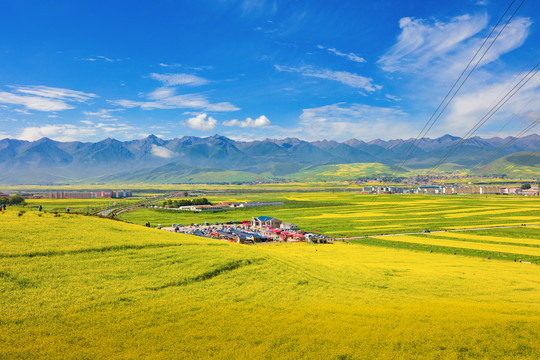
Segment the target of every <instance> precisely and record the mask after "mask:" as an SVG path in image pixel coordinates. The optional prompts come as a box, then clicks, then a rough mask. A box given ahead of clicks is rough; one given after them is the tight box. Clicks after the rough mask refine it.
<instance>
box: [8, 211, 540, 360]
mask: <svg viewBox="0 0 540 360" xmlns="http://www.w3.org/2000/svg"><path fill="white" fill-rule="evenodd" d="M19 214H20V216H19ZM0 226H1V229H2V232H1V237H0V293H1V295H2V296H0V342H1V343H2V344H3V345H2V346H0V358H10V359H11V358H24V359H57V358H70V359H82V358H84V359H104V358H107V359H140V358H157V359H170V358H194V359H197V358H200V359H208V358H210V359H211V358H215V359H241V358H245V359H256V358H257V359H260V358H268V359H273V358H276V359H277V358H280V359H282V358H288V359H290V358H294V359H412V358H429V359H495V358H506V359H536V358H537V355H538V353H539V352H540V345H539V342H538V333H539V332H540V310H539V308H538V299H539V298H540V286H539V283H538V279H539V278H540V270H539V267H538V266H536V265H533V264H532V265H531V264H523V263H514V262H513V261H512V262H511V261H501V260H487V259H486V258H483V259H482V258H474V257H465V256H454V255H448V254H437V253H427V252H416V251H410V250H404V249H392V248H388V247H380V246H367V245H361V244H347V243H335V244H332V245H310V244H305V243H297V244H269V245H261V246H245V245H238V244H230V243H227V242H223V241H219V240H209V239H204V238H198V237H190V236H187V235H181V234H174V233H169V232H165V231H160V230H156V229H149V228H145V227H142V226H139V225H134V224H128V223H124V222H118V221H111V220H107V219H99V218H95V217H87V216H81V215H66V214H58V215H54V214H52V213H45V214H43V213H41V214H40V213H37V212H35V211H27V212H25V213H22V214H21V213H20V212H19V210H17V209H12V210H8V211H7V212H3V213H0ZM519 230H526V232H525V233H521V232H519V233H518V230H517V229H508V231H509V232H511V233H512V234H513V235H512V237H514V238H518V237H519V235H522V236H521V238H523V239H524V240H523V242H528V243H532V244H534V239H537V238H538V237H537V236H535V234H536V235H537V233H535V232H534V231H533V228H527V229H519ZM504 231H506V230H504ZM474 234H476V235H478V236H489V235H487V233H482V232H475V233H474ZM504 234H505V233H504V232H503V230H497V231H496V235H493V236H496V237H501V236H505V235H504ZM492 240H493V239H492ZM493 241H495V242H498V239H495V240H493ZM485 244H487V243H485ZM495 245H497V246H500V244H495Z"/></svg>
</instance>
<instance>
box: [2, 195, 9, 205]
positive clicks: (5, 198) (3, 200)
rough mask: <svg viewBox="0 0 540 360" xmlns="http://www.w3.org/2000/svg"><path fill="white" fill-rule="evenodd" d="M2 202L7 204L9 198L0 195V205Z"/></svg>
mask: <svg viewBox="0 0 540 360" xmlns="http://www.w3.org/2000/svg"><path fill="white" fill-rule="evenodd" d="M3 204H6V205H9V198H7V197H5V196H2V197H0V205H3Z"/></svg>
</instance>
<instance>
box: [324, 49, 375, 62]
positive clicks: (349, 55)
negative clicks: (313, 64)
mask: <svg viewBox="0 0 540 360" xmlns="http://www.w3.org/2000/svg"><path fill="white" fill-rule="evenodd" d="M317 47H318V48H319V49H321V50H327V51H328V52H330V53H332V54H335V55H337V56H341V57H345V58H347V59H349V60H351V61H354V62H357V63H364V62H366V59H364V58H363V57H360V56H358V55H356V54H355V53H353V52H350V53H344V52H341V51H339V50H336V49H335V48H328V47H325V46H322V45H317Z"/></svg>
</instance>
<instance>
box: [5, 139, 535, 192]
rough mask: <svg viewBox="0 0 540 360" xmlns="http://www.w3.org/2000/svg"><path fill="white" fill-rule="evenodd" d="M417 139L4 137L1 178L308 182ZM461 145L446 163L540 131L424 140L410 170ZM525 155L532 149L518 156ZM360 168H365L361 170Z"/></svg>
mask: <svg viewBox="0 0 540 360" xmlns="http://www.w3.org/2000/svg"><path fill="white" fill-rule="evenodd" d="M414 140H415V139H408V140H399V139H398V140H389V141H384V140H379V139H377V140H373V141H370V142H364V141H361V140H357V139H350V140H347V141H344V142H337V141H331V140H330V141H329V140H323V141H312V142H309V141H304V140H300V139H297V138H285V139H280V140H276V139H266V140H262V141H235V140H232V139H229V138H227V137H224V136H220V135H214V136H210V137H205V138H201V137H194V136H184V137H182V138H175V139H171V140H165V139H161V138H159V137H157V136H154V135H150V136H148V137H147V138H144V139H139V140H131V141H118V140H115V139H111V138H107V139H105V140H103V141H99V142H95V143H92V142H79V141H73V142H59V141H54V140H51V139H48V138H42V139H40V140H37V141H24V140H14V139H3V140H0V172H1V173H0V174H1V175H0V176H1V178H0V184H69V183H100V182H124V183H141V182H145V183H181V182H202V183H204V182H210V183H219V182H231V181H251V180H270V179H298V180H301V179H302V175H301V174H302V173H309V174H311V175H313V174H316V173H317V169H318V167H321V169H324V171H326V172H328V171H332V170H328V169H331V167H330V168H329V166H330V165H335V164H376V165H377V166H371V167H366V166H364V165H362V166H360V168H366V175H369V174H368V173H369V171H371V174H380V175H385V174H386V175H387V174H390V173H392V170H391V167H392V166H393V165H395V164H397V163H399V162H400V161H401V159H402V157H403V154H405V153H406V152H407V150H408V149H409V148H410V147H411V145H412V144H413V142H414ZM509 143H510V145H509V146H506V147H505V148H503V150H502V151H500V152H499V153H497V151H498V150H499V149H500V148H501V147H502V146H504V145H505V144H509ZM458 144H459V146H457V145H458ZM456 146H457V148H456V151H455V152H454V153H453V154H452V155H451V156H449V157H448V158H447V159H446V160H445V162H444V163H443V164H442V166H441V169H446V170H467V169H469V168H474V167H475V165H477V164H478V163H479V162H481V161H483V160H485V159H489V158H490V157H493V155H494V154H497V156H496V157H494V158H493V159H492V160H495V161H496V160H497V159H501V158H503V157H507V156H508V155H511V154H515V153H522V152H527V151H533V152H534V151H537V150H539V149H540V136H539V135H537V134H533V135H528V136H525V137H521V138H512V137H507V138H498V137H495V138H490V139H483V138H480V137H473V138H470V139H467V140H462V139H461V138H459V137H455V136H451V135H444V136H442V137H439V138H435V139H430V138H423V139H420V141H419V142H418V145H417V148H416V149H415V151H414V153H413V154H412V156H410V158H408V159H407V162H406V164H405V166H406V167H405V169H404V172H407V171H409V172H414V171H415V170H419V169H427V168H430V167H431V166H432V165H433V164H435V163H436V162H437V161H438V160H439V159H441V158H442V157H443V156H444V155H445V154H446V153H447V152H448V151H449V150H450V149H452V148H453V147H456ZM524 156H525V157H527V154H523V153H522V154H521V155H519V156H517V157H516V156H514V158H516V159H517V158H520V159H521V158H522V157H524ZM532 158H533V159H537V158H538V157H536V156H534V157H532ZM508 159H510V160H512V159H513V158H512V157H507V160H508ZM524 161H525V160H524ZM499 162H500V161H499ZM526 162H528V163H527V164H528V165H527V166H529V167H531V166H532V167H533V168H534V167H540V164H538V163H537V162H536V160H534V161H532V162H533V164H529V163H530V162H531V160H530V159H528V160H526ZM349 168H350V167H349ZM476 168H478V169H479V170H478V171H479V172H482V171H483V170H484V171H487V170H489V169H495V168H496V169H497V171H503V172H504V168H502V167H501V166H499V167H494V166H491V167H489V166H487V164H486V166H482V167H476ZM369 169H371V170H369ZM321 171H323V170H321ZM359 174H361V172H360V173H358V172H356V173H355V176H359ZM341 176H342V175H341Z"/></svg>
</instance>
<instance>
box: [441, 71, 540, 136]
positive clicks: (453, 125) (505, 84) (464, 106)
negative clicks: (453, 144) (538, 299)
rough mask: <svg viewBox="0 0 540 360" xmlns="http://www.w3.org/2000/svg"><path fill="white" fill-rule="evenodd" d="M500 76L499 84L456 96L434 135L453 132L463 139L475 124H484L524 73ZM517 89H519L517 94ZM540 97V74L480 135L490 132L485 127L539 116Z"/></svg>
mask: <svg viewBox="0 0 540 360" xmlns="http://www.w3.org/2000/svg"><path fill="white" fill-rule="evenodd" d="M499 75H500V76H499V78H498V80H499V79H500V80H499V81H496V82H492V83H490V84H482V85H481V86H478V87H476V88H474V89H472V90H470V91H467V92H463V93H460V94H459V95H458V96H456V98H455V99H454V101H453V102H452V103H451V104H450V106H449V109H448V115H447V116H446V117H445V118H444V120H442V121H441V123H440V124H439V126H437V127H436V129H434V132H435V133H437V134H441V133H442V132H444V129H452V131H453V133H455V134H456V135H463V134H464V133H465V132H466V131H468V130H469V129H471V128H472V127H473V125H474V124H476V123H477V122H479V121H481V119H482V118H483V117H484V115H485V114H487V113H488V112H489V111H490V110H491V109H492V108H493V106H494V105H496V104H497V103H498V101H499V100H500V99H502V98H503V96H504V95H506V94H507V93H508V92H509V91H510V90H511V89H512V88H513V87H514V85H515V84H516V83H517V81H519V79H521V78H522V77H523V76H524V75H525V73H520V74H506V75H502V74H499ZM516 75H517V76H516ZM518 88H519V86H518V87H516V89H515V90H517V89H518ZM515 90H514V91H515ZM539 93H540V77H539V76H538V74H537V75H536V76H535V77H533V78H532V79H531V80H530V81H529V82H527V84H526V85H525V86H523V88H521V90H519V91H518V92H517V93H516V94H515V95H514V96H513V97H512V98H511V99H510V100H509V101H508V102H507V103H506V104H505V105H504V106H503V107H501V109H500V110H499V111H497V113H495V114H494V115H493V116H492V117H490V119H489V120H488V121H487V122H486V126H485V127H483V128H480V130H479V133H484V134H485V132H486V131H488V130H484V129H485V128H486V127H488V128H489V127H491V128H493V126H494V125H500V124H502V123H506V122H507V121H508V120H509V119H511V118H512V117H514V116H515V115H518V116H519V115H522V114H524V113H527V112H540V103H539V102H538V101H537V98H538V94H539ZM535 100H536V101H535ZM497 108H498V106H497ZM514 123H515V124H514V125H520V124H519V123H518V122H517V121H515V122H514ZM447 132H448V131H447Z"/></svg>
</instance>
